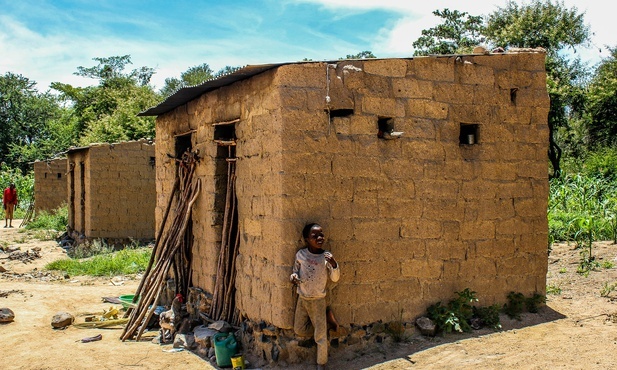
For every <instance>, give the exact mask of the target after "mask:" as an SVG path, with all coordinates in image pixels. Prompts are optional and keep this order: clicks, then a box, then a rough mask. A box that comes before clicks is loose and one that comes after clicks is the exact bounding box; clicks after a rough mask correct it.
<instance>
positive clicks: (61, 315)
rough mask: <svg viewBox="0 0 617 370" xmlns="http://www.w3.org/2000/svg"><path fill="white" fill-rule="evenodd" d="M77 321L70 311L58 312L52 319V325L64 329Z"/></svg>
mask: <svg viewBox="0 0 617 370" xmlns="http://www.w3.org/2000/svg"><path fill="white" fill-rule="evenodd" d="M73 321H75V318H74V317H73V315H71V314H70V313H68V312H58V313H56V314H55V315H54V317H53V318H52V319H51V326H52V327H54V328H56V329H63V328H66V327H67V326H69V325H71V324H72V323H73Z"/></svg>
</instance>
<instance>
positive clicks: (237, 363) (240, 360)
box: [231, 355, 244, 370]
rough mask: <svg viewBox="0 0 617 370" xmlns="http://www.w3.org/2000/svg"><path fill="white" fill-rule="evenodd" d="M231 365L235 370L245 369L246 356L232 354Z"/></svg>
mask: <svg viewBox="0 0 617 370" xmlns="http://www.w3.org/2000/svg"><path fill="white" fill-rule="evenodd" d="M231 367H232V369H233V370H244V356H242V355H234V356H231Z"/></svg>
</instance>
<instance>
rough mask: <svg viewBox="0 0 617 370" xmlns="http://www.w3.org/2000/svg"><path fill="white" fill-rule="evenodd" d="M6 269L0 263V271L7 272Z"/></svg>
mask: <svg viewBox="0 0 617 370" xmlns="http://www.w3.org/2000/svg"><path fill="white" fill-rule="evenodd" d="M7 271H8V270H7V269H5V268H4V266H2V265H0V272H7Z"/></svg>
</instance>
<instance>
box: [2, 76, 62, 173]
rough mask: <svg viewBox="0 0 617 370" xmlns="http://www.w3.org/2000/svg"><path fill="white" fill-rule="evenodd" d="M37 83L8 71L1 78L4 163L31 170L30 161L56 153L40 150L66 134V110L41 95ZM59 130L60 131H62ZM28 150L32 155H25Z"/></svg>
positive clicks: (45, 94)
mask: <svg viewBox="0 0 617 370" xmlns="http://www.w3.org/2000/svg"><path fill="white" fill-rule="evenodd" d="M35 85H36V83H35V82H34V81H30V80H29V79H28V78H26V77H24V76H22V75H18V74H14V73H11V72H7V73H6V74H5V75H3V76H0V125H2V130H0V162H4V163H6V164H7V165H8V166H10V167H19V168H20V169H21V170H22V171H27V170H28V168H29V164H28V162H29V161H33V160H35V159H44V158H45V157H46V156H47V155H49V154H51V153H52V152H58V151H61V150H62V148H59V150H57V151H56V149H55V148H53V146H51V147H50V148H48V150H46V151H40V149H41V147H42V146H44V145H43V142H45V141H57V144H59V143H60V141H62V140H63V138H62V139H61V136H62V135H63V134H64V133H66V132H65V131H64V126H63V123H64V121H62V116H63V112H64V111H63V109H62V108H61V107H60V105H59V104H58V102H57V100H56V99H55V97H54V96H53V95H51V94H49V93H39V92H38V91H37V90H36V87H35ZM58 130H59V131H58ZM25 149H27V151H28V152H29V154H28V155H25V151H24V150H25Z"/></svg>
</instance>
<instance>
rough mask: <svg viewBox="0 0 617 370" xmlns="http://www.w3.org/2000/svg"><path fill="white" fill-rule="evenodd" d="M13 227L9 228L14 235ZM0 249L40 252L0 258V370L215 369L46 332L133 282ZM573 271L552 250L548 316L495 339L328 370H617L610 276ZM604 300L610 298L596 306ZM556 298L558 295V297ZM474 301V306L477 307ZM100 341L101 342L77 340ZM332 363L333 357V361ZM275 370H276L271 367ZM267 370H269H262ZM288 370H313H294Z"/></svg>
mask: <svg viewBox="0 0 617 370" xmlns="http://www.w3.org/2000/svg"><path fill="white" fill-rule="evenodd" d="M19 222H20V220H15V223H14V225H19ZM0 247H2V248H3V249H8V250H10V249H16V248H19V250H20V251H21V252H27V251H34V250H36V249H37V247H38V248H40V251H39V252H38V254H39V255H40V258H34V259H33V260H32V261H30V262H27V261H26V262H24V261H22V260H10V259H8V258H7V257H8V254H7V253H4V252H2V251H0V271H2V270H6V271H5V272H0V307H8V308H10V309H11V310H13V311H14V312H15V321H14V322H12V323H8V324H0V340H1V343H2V356H1V358H0V368H2V369H168V368H174V369H214V368H216V367H215V366H213V364H211V363H210V362H208V361H207V360H205V359H202V358H201V357H199V356H197V355H195V354H193V353H191V352H188V351H182V352H165V351H166V350H169V349H170V348H171V347H170V346H160V345H157V344H153V343H152V342H151V341H150V340H148V339H146V340H144V341H140V342H134V341H125V342H122V341H121V340H120V339H119V337H120V334H121V332H122V330H121V329H83V328H78V327H75V326H70V327H68V328H66V329H64V330H57V329H53V328H52V327H51V318H52V316H53V315H54V314H55V313H56V312H58V311H66V312H69V313H71V314H73V315H74V316H75V317H76V322H81V321H83V319H84V317H85V316H86V315H88V314H94V315H101V314H102V313H103V311H104V310H106V309H109V308H110V306H113V305H112V304H110V303H105V302H103V300H102V297H109V296H115V297H117V296H119V295H122V294H132V293H134V292H135V290H136V288H137V285H138V283H139V279H140V277H139V276H115V277H109V278H88V277H81V276H61V275H58V274H55V273H50V272H48V271H45V269H44V266H45V264H46V263H48V262H49V261H52V260H55V259H59V258H67V257H66V254H65V252H64V250H63V249H62V248H60V247H59V246H58V245H57V244H56V243H55V242H54V241H40V240H37V239H36V238H35V237H34V235H32V234H31V233H29V232H26V231H25V230H23V229H19V228H17V227H16V228H13V229H6V228H0ZM593 254H594V255H595V256H596V259H597V260H598V261H599V262H601V263H605V265H606V266H607V267H608V266H610V265H615V266H617V245H615V244H613V243H612V242H610V241H608V242H598V243H595V244H594V250H593ZM579 261H580V256H579V251H578V250H577V249H575V248H574V245H568V244H566V243H560V244H556V245H554V246H553V250H552V252H551V254H550V256H549V272H548V274H547V284H548V286H549V287H550V288H551V289H552V290H553V291H556V292H558V294H549V295H548V296H547V298H548V300H547V304H546V306H544V307H542V308H541V309H540V312H539V313H537V314H531V313H524V314H523V315H522V319H521V320H520V321H519V320H515V319H509V318H508V317H507V316H505V315H502V316H501V321H502V325H503V328H502V330H499V331H496V330H492V329H482V330H479V331H474V332H472V333H465V334H447V335H445V336H438V337H435V338H427V337H422V336H419V335H414V336H412V337H411V338H409V340H408V341H406V342H403V343H387V344H384V345H382V346H380V347H378V348H375V349H372V350H349V351H348V352H345V351H336V356H334V355H333V357H332V358H331V359H330V362H329V368H330V369H379V370H383V369H459V368H460V369H462V368H466V369H468V368H472V367H473V368H480V369H617V304H616V302H617V289H616V290H615V291H611V289H610V287H611V286H612V285H613V284H617V267H610V268H606V267H604V268H601V269H598V270H597V271H592V272H591V273H590V274H589V275H588V276H587V277H585V276H583V275H581V274H578V273H577V272H576V270H577V266H578V263H579ZM603 290H604V293H606V292H609V291H610V293H609V294H608V296H606V294H605V296H602V294H601V293H602V291H603ZM559 291H560V292H559ZM480 298H481V297H480ZM98 334H101V335H102V336H103V339H102V340H100V341H95V342H89V343H82V342H81V339H83V338H87V337H92V336H95V335H98ZM333 353H334V352H333ZM279 366H280V365H279ZM264 367H266V368H269V367H271V366H264ZM287 368H288V369H305V368H306V369H311V368H314V365H310V366H309V365H304V366H300V365H293V366H288V367H287Z"/></svg>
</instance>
